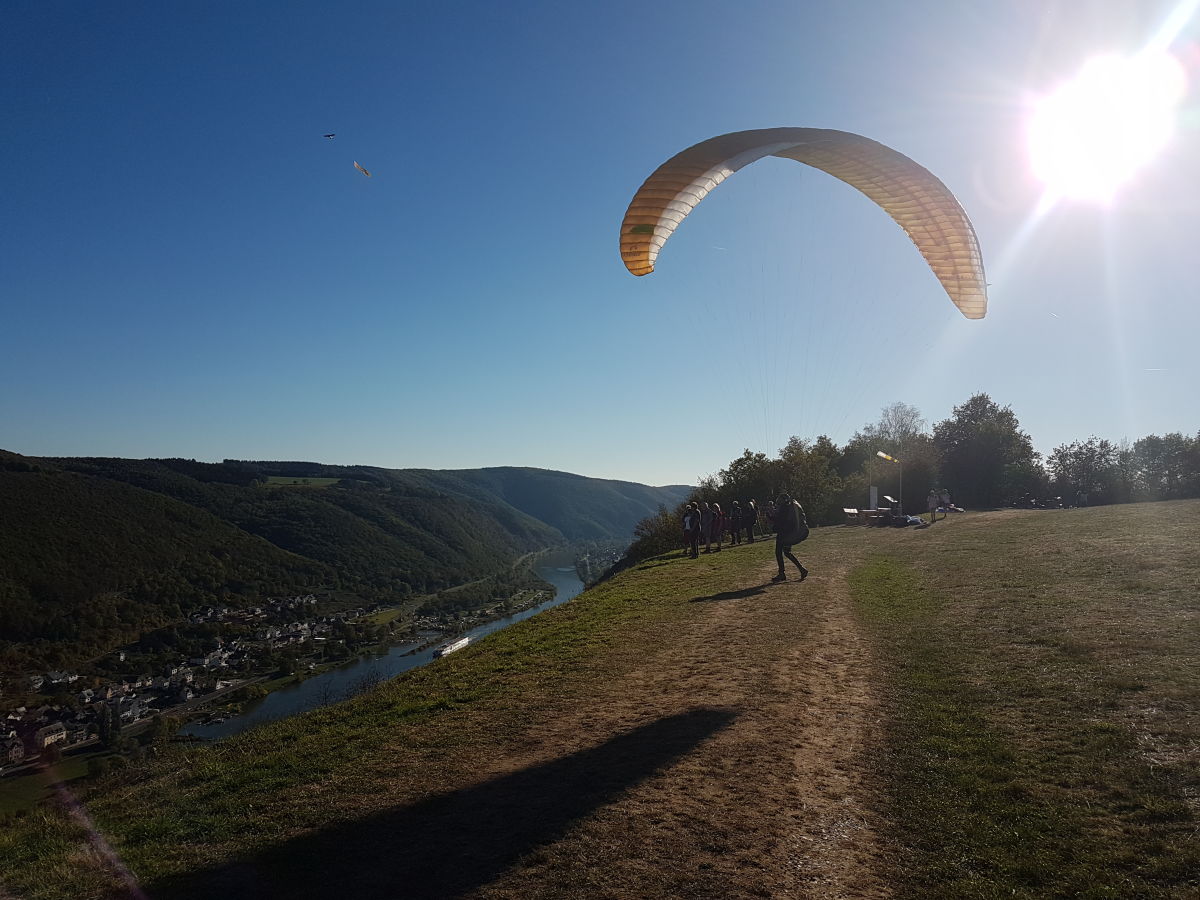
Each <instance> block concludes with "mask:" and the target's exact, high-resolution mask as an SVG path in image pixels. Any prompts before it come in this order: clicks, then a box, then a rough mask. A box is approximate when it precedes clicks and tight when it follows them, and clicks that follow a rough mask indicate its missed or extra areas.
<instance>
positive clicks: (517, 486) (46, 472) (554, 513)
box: [0, 451, 682, 671]
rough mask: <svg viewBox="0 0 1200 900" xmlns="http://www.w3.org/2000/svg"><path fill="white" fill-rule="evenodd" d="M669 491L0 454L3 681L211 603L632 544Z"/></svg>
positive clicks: (410, 580)
mask: <svg viewBox="0 0 1200 900" xmlns="http://www.w3.org/2000/svg"><path fill="white" fill-rule="evenodd" d="M680 490H682V489H669V488H647V487H645V486H642V485H631V484H625V483H621V482H609V481H602V480H600V479H589V478H582V477H580V476H576V475H567V474H565V473H557V472H544V471H541V470H534V469H512V470H479V471H459V472H453V473H440V472H432V471H417V470H394V469H379V468H373V467H368V466H326V465H320V464H317V463H303V462H254V463H249V462H237V461H226V462H225V463H218V464H213V463H197V462H195V461H193V460H182V459H164V460H128V459H108V458H75V459H53V460H39V459H32V458H26V457H20V456H17V455H15V454H9V453H4V452H3V451H0V510H2V512H3V516H4V527H3V528H2V529H0V669H4V668H7V669H8V670H10V671H19V670H21V669H22V668H33V667H39V668H40V667H50V666H68V665H73V664H76V663H77V662H79V661H80V660H82V659H86V658H88V657H89V656H94V655H96V654H98V653H101V652H103V651H105V650H108V649H111V648H113V647H115V646H118V645H119V644H121V643H124V642H127V641H130V640H133V639H135V638H136V637H137V636H138V634H140V633H141V632H142V631H144V630H146V629H149V628H154V627H157V626H159V625H162V624H165V623H167V622H171V621H176V620H178V619H179V617H180V616H181V615H183V614H185V613H186V612H188V611H189V610H191V609H194V608H196V607H199V606H203V605H207V604H210V603H215V602H221V603H226V604H230V605H234V606H237V605H240V604H245V603H252V602H255V601H256V600H258V599H259V598H260V597H261V596H263V595H265V594H277V593H281V592H285V591H291V590H296V589H300V588H304V589H307V590H312V589H317V590H320V589H329V590H338V591H343V592H351V593H353V594H357V595H359V596H361V597H362V598H364V599H365V600H368V601H384V602H387V601H398V600H401V599H404V598H406V597H409V596H412V595H419V594H426V593H431V592H433V591H437V590H440V589H442V588H445V587H449V586H452V585H456V584H461V583H463V582H467V581H471V580H474V579H478V578H482V577H485V576H490V575H494V574H497V573H500V572H502V571H504V570H505V569H506V568H507V567H508V566H509V565H510V564H511V563H512V562H513V561H514V560H515V559H517V558H518V557H520V556H522V555H524V554H526V553H529V552H530V551H533V550H538V549H542V548H545V547H550V546H555V545H558V544H562V543H564V541H565V540H566V537H565V536H569V537H576V536H583V535H586V536H590V537H605V538H623V537H628V536H629V535H630V534H631V533H632V529H633V524H634V523H635V522H636V521H637V520H638V519H639V518H641V516H642V515H644V514H645V513H646V511H647V510H648V509H650V508H651V505H652V504H656V503H657V502H660V501H663V502H668V503H673V502H674V501H675V500H676V498H677V496H678V495H679V492H680ZM539 514H541V515H545V516H547V517H548V518H544V519H543V518H539Z"/></svg>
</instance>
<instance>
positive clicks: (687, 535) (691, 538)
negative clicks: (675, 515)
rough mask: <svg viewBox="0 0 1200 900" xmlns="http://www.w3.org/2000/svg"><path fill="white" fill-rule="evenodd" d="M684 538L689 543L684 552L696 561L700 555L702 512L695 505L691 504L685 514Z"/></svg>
mask: <svg viewBox="0 0 1200 900" xmlns="http://www.w3.org/2000/svg"><path fill="white" fill-rule="evenodd" d="M683 536H684V540H685V541H686V543H687V546H686V547H684V548H683V552H684V553H685V554H686V555H688V556H690V557H691V558H692V559H695V558H696V557H698V556H699V555H700V551H699V544H700V510H699V508H698V507H697V506H696V504H695V503H689V504H688V505H687V511H686V512H685V513H684V514H683Z"/></svg>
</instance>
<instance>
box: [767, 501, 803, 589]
mask: <svg viewBox="0 0 1200 900" xmlns="http://www.w3.org/2000/svg"><path fill="white" fill-rule="evenodd" d="M807 539H808V521H807V520H806V519H805V516H804V507H803V506H801V505H800V504H799V503H798V502H797V501H795V500H793V499H792V498H791V497H790V496H789V495H788V494H786V493H784V494H780V495H779V500H778V501H777V502H776V504H775V562H777V563H779V574H778V575H776V576H775V577H774V578H772V579H771V580H772V581H787V573H786V572H784V571H783V558H784V557H785V556H786V557H787V558H788V559H790V560H791V561H792V562H794V563H795V564H796V568H797V569H799V570H800V580H801V581H803V580H804V579H805V578H807V577H808V569H806V568H804V566H803V565H801V563H800V560H798V559H796V557H794V556H793V555H792V545H794V544H799V543H800V542H801V541H804V540H807Z"/></svg>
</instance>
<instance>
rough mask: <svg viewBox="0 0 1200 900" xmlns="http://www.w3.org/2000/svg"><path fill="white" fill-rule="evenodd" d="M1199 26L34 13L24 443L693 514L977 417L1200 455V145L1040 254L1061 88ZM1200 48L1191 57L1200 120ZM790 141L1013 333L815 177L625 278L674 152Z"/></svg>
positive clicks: (17, 76) (531, 15) (26, 11)
mask: <svg viewBox="0 0 1200 900" xmlns="http://www.w3.org/2000/svg"><path fill="white" fill-rule="evenodd" d="M1173 6H1174V4H1172V3H1165V2H1145V3H1134V2H1128V3H1120V4H1114V3H1111V2H1090V3H1089V2H1086V0H1070V2H1060V3H1057V4H1055V3H1053V2H1046V0H1037V2H1025V0H1015V2H1006V3H1003V4H1000V3H996V4H973V3H972V4H969V3H954V2H944V3H921V2H892V3H881V2H839V3H800V2H786V3H783V2H781V3H753V2H751V3H744V4H732V5H731V4H729V3H727V2H722V3H704V2H659V3H624V2H604V3H578V4H576V3H562V2H556V3H545V4H534V3H504V4H500V3H424V4H415V3H391V2H389V3H342V4H332V3H326V2H322V3H316V2H305V0H288V2H286V3H284V2H279V3H257V2H245V0H241V2H237V3H232V2H211V0H206V2H180V3H165V4H164V3H137V2H122V3H92V2H77V3H64V2H47V0H37V2H24V0H9V2H7V3H5V4H3V7H2V8H0V33H3V34H4V35H5V52H4V53H3V54H2V55H0V110H3V116H4V126H5V127H4V140H3V142H2V143H0V171H3V173H4V175H3V177H4V186H3V193H2V196H3V216H0V311H2V313H3V316H2V322H3V327H2V329H0V377H2V378H3V384H4V389H3V391H2V392H0V447H3V448H5V449H10V450H14V451H17V452H20V453H27V454H31V455H104V456H127V457H149V456H184V457H194V458H197V459H208V460H215V459H221V458H225V457H233V458H249V459H312V460H318V461H322V462H330V463H361V464H368V465H380V466H393V467H407V466H423V467H435V468H457V467H473V466H489V465H529V466H540V467H545V468H554V469H563V470H567V471H574V472H579V473H581V474H586V475H595V476H602V477H615V478H625V479H630V480H636V481H642V482H648V483H655V484H661V483H668V482H670V483H693V482H694V481H695V480H696V478H697V477H699V476H701V475H703V474H706V473H709V472H713V471H715V470H717V469H719V468H721V467H722V466H724V465H725V464H727V463H728V462H729V460H730V459H732V458H733V457H735V456H737V455H738V454H739V453H740V452H741V450H742V449H743V448H744V447H751V448H753V449H756V450H759V449H762V450H766V451H768V452H772V453H773V452H774V451H775V450H777V449H778V447H779V446H781V445H782V444H783V443H784V442H785V441H786V439H787V437H788V436H789V435H791V434H800V435H801V436H804V437H815V436H816V435H817V434H820V433H828V434H829V435H830V436H831V437H833V438H834V439H835V440H838V441H844V440H846V439H847V438H848V437H849V436H850V435H851V434H852V433H853V432H854V431H855V430H856V429H857V428H859V427H861V426H862V425H863V424H865V423H867V422H870V421H873V420H875V419H876V418H877V416H878V413H879V410H880V408H881V407H882V406H884V405H885V404H887V403H890V402H892V401H895V400H903V401H905V402H907V403H912V404H915V405H916V406H917V407H919V408H920V409H921V411H922V412H923V414H924V415H925V416H926V418H927V419H928V420H929V421H930V422H934V421H937V420H940V419H942V418H945V417H946V416H947V415H949V413H950V411H951V408H952V407H953V406H954V405H955V404H957V403H961V402H963V401H965V400H966V399H967V397H968V396H969V395H970V394H971V393H973V392H975V391H980V390H983V391H987V392H988V393H990V394H991V395H992V397H993V398H994V399H996V400H997V401H998V402H1000V403H1002V404H1011V405H1012V407H1013V409H1014V410H1015V412H1016V413H1017V415H1018V417H1019V418H1020V420H1021V422H1022V425H1023V426H1024V427H1025V428H1026V429H1027V430H1028V431H1029V432H1030V433H1031V434H1032V436H1033V438H1034V443H1035V446H1036V447H1038V448H1039V449H1041V450H1043V451H1048V450H1050V449H1052V448H1053V447H1054V446H1055V445H1057V444H1059V443H1062V442H1066V441H1070V440H1073V439H1082V438H1086V437H1087V436H1088V435H1090V434H1097V435H1099V436H1102V437H1108V438H1112V439H1121V438H1123V437H1128V438H1129V439H1136V438H1137V437H1140V436H1142V435H1144V434H1147V433H1151V432H1156V433H1163V432H1165V431H1172V430H1183V431H1185V432H1194V431H1195V430H1196V429H1197V427H1200V400H1198V399H1197V392H1196V386H1197V375H1198V369H1200V367H1198V366H1197V362H1196V360H1197V356H1198V354H1197V350H1196V346H1197V341H1198V339H1200V303H1198V302H1197V288H1196V283H1197V276H1196V271H1197V268H1196V267H1197V255H1198V253H1200V250H1198V249H1197V247H1198V244H1197V235H1200V152H1198V151H1200V134H1198V133H1197V130H1196V126H1197V125H1198V124H1200V120H1198V119H1197V117H1196V115H1195V114H1194V113H1193V112H1190V111H1189V110H1188V109H1187V108H1185V110H1184V113H1183V116H1182V123H1181V127H1180V130H1179V132H1178V133H1177V135H1176V136H1175V138H1174V139H1173V140H1172V142H1171V143H1170V145H1169V146H1168V147H1167V148H1166V150H1165V151H1164V152H1163V153H1162V155H1161V156H1159V157H1158V158H1157V159H1156V160H1155V161H1154V162H1153V163H1152V164H1150V165H1149V166H1147V167H1146V168H1145V169H1144V170H1143V171H1142V172H1141V173H1140V174H1139V175H1138V176H1137V178H1136V179H1135V180H1134V181H1133V182H1132V183H1130V184H1129V185H1127V186H1126V187H1125V188H1124V189H1123V190H1122V191H1121V193H1120V195H1119V196H1118V198H1117V200H1116V202H1115V203H1114V204H1113V205H1112V206H1111V207H1109V208H1099V207H1095V206H1091V205H1087V204H1084V203H1078V202H1064V203H1062V204H1060V205H1059V206H1058V207H1056V208H1055V209H1054V210H1052V211H1051V212H1050V213H1049V214H1048V215H1047V216H1045V217H1044V218H1042V219H1041V220H1040V221H1038V222H1037V223H1036V225H1035V226H1034V227H1033V229H1032V230H1031V231H1028V230H1027V231H1026V239H1025V240H1023V241H1022V240H1021V235H1022V233H1023V228H1024V227H1025V225H1026V223H1027V222H1028V221H1029V220H1030V217H1031V214H1032V211H1033V209H1034V208H1035V206H1036V205H1037V202H1038V198H1039V196H1040V195H1041V191H1042V188H1041V185H1039V184H1038V183H1037V182H1036V180H1035V179H1034V177H1033V175H1032V172H1031V167H1030V164H1029V159H1028V156H1027V153H1026V150H1025V136H1024V123H1025V120H1026V118H1027V116H1028V105H1029V101H1030V98H1031V97H1032V96H1034V95H1036V94H1038V93H1039V92H1044V91H1046V90H1049V89H1050V88H1051V87H1052V86H1053V85H1054V84H1056V83H1057V82H1059V81H1061V80H1063V79H1065V78H1067V77H1069V76H1071V75H1072V74H1074V72H1075V71H1076V70H1077V69H1078V68H1079V66H1080V65H1081V63H1082V62H1083V61H1084V60H1085V59H1087V58H1088V57H1089V56H1091V55H1093V54H1096V53H1100V52H1106V51H1108V52H1112V51H1115V52H1132V51H1135V50H1137V49H1138V48H1140V47H1141V46H1143V45H1144V44H1145V42H1146V41H1147V40H1148V39H1149V38H1150V36H1151V35H1153V34H1154V33H1155V32H1156V31H1157V30H1158V28H1159V27H1160V25H1161V24H1162V22H1163V21H1164V19H1165V18H1166V17H1167V15H1168V13H1169V12H1170V10H1171V9H1172V8H1173ZM1115 7H1119V8H1120V14H1119V15H1117V14H1116V13H1114V8H1115ZM1197 25H1198V23H1197V22H1195V21H1193V22H1191V23H1189V24H1188V25H1187V27H1186V28H1184V30H1183V31H1182V33H1181V34H1180V35H1179V37H1178V39H1177V40H1176V41H1175V43H1174V44H1173V45H1172V49H1173V50H1174V51H1176V52H1177V54H1178V55H1179V57H1180V58H1181V59H1182V60H1183V61H1184V62H1185V63H1186V64H1188V65H1189V67H1190V68H1189V70H1188V71H1189V75H1190V76H1191V77H1192V85H1191V86H1190V87H1189V93H1188V95H1187V97H1186V100H1185V107H1191V108H1193V109H1194V108H1195V106H1196V104H1197V89H1196V87H1195V82H1196V80H1197V78H1196V76H1197V71H1196V68H1195V67H1194V62H1195V60H1196V59H1197V52H1196V44H1195V37H1196V35H1197V33H1198V27H1197ZM780 125H794V126H816V127H828V128H839V129H844V130H848V131H855V132H859V133H861V134H865V135H867V136H869V137H872V138H874V139H876V140H880V141H883V142H884V143H887V144H889V145H891V146H893V147H895V148H896V149H898V150H900V151H901V152H904V153H906V154H908V155H909V156H912V157H913V158H914V159H916V160H917V161H919V162H921V163H922V164H923V165H925V166H926V167H928V168H929V169H931V170H933V171H934V172H935V173H936V174H938V175H939V176H940V177H941V178H942V180H943V181H945V182H946V183H947V184H948V185H949V186H950V187H951V189H952V190H954V191H955V193H956V194H957V195H958V197H959V199H960V200H961V202H962V203H963V205H964V207H965V208H966V209H967V211H968V213H969V214H970V215H971V216H972V218H973V220H974V222H975V225H976V229H977V231H978V234H979V237H980V241H981V243H982V246H983V250H984V255H985V261H986V263H987V265H988V269H989V280H990V281H991V282H992V287H991V289H990V290H991V310H990V313H989V315H988V317H987V318H986V319H984V320H982V321H967V320H965V319H963V318H962V317H961V316H960V315H959V314H958V313H957V312H956V311H955V310H954V308H953V307H952V305H951V304H950V302H949V301H948V300H947V299H946V297H945V295H944V293H942V291H941V288H940V287H939V286H938V284H937V282H936V280H935V279H934V278H933V276H932V274H931V273H930V272H929V271H928V269H927V268H926V266H925V264H924V262H923V261H922V260H921V258H920V256H919V255H918V254H917V253H916V251H915V250H914V248H913V247H912V245H911V243H910V242H909V241H908V239H907V238H906V237H905V236H904V234H903V232H902V231H900V230H899V229H898V228H897V227H896V226H895V224H894V223H893V222H892V221H891V220H890V219H889V218H888V217H887V216H886V215H885V214H883V213H882V212H881V211H880V210H878V209H877V208H875V207H874V206H872V204H871V203H870V202H869V201H867V200H866V199H865V198H864V197H862V196H861V195H859V194H858V193H857V192H855V191H854V190H853V189H851V188H849V187H847V186H845V185H843V184H841V183H840V182H836V181H834V180H833V179H831V178H829V177H828V176H826V175H823V174H822V173H820V172H817V171H815V170H811V169H806V168H805V167H803V166H800V165H797V164H795V163H792V162H788V161H784V160H766V161H763V162H762V163H758V164H755V165H753V166H751V167H749V168H747V169H745V170H743V171H742V172H741V173H739V174H738V175H737V176H735V177H734V178H732V179H730V180H729V181H728V182H727V183H726V184H724V185H722V186H721V188H720V189H719V190H717V191H716V192H714V193H713V195H712V196H710V197H709V198H708V199H707V200H706V201H705V203H704V204H703V205H702V206H701V207H700V208H699V209H698V210H697V212H696V213H695V214H694V215H693V216H692V217H690V218H689V219H688V221H687V222H685V223H684V225H683V226H682V227H681V228H680V230H679V232H678V233H677V234H676V236H675V237H674V238H673V239H672V241H671V243H670V244H669V245H668V246H667V248H666V250H665V251H664V252H663V254H662V256H661V257H660V260H659V267H658V271H657V272H656V273H655V274H653V275H651V276H648V277H646V278H641V279H637V278H634V277H632V276H630V275H629V274H628V273H627V272H626V271H625V269H624V267H623V266H622V265H621V262H620V258H619V255H618V252H617V235H618V226H619V223H620V220H621V217H622V215H623V213H624V211H625V207H626V205H627V204H628V202H629V199H630V197H631V196H632V194H633V192H634V191H635V190H636V188H637V187H638V185H639V184H640V183H641V182H642V180H643V179H644V178H645V177H646V176H647V175H649V173H650V172H651V171H652V170H653V169H654V168H655V167H656V166H657V165H658V164H659V163H660V162H662V161H663V160H665V159H666V158H667V157H669V156H671V155H672V154H674V153H675V152H677V151H679V150H681V149H683V148H684V147H686V146H688V145H690V144H693V143H695V142H697V141H699V140H702V139H704V138H707V137H710V136H712V135H715V134H719V133H722V132H727V131H734V130H740V129H745V128H761V127H772V126H780ZM326 132H335V133H336V134H337V137H336V138H335V139H334V140H325V139H324V138H322V134H323V133H326ZM355 160H357V161H359V162H360V163H362V164H363V165H364V166H366V167H367V168H368V169H369V170H370V171H371V172H372V175H373V177H371V178H370V179H368V178H365V177H363V176H362V175H360V174H359V173H358V172H357V171H355V169H354V168H353V165H352V163H353V162H354V161H355Z"/></svg>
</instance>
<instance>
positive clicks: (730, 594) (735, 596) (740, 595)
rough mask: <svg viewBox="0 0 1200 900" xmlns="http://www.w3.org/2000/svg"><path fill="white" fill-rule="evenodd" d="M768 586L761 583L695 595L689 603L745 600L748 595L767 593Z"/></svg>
mask: <svg viewBox="0 0 1200 900" xmlns="http://www.w3.org/2000/svg"><path fill="white" fill-rule="evenodd" d="M766 591H767V586H766V585H765V584H760V585H759V586H758V587H751V588H743V589H742V590H740V591H726V592H725V593H723V594H710V595H708V596H706V597H693V598H692V599H691V600H689V601H688V602H689V603H711V602H713V601H716V600H743V599H745V598H746V597H753V596H755V595H757V594H765V593H766Z"/></svg>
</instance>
